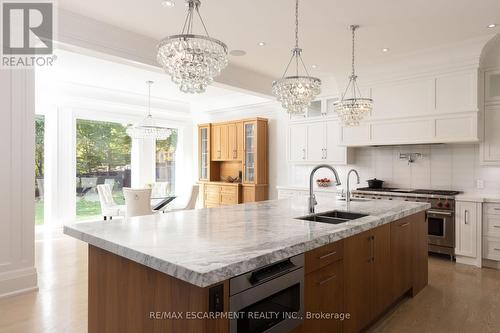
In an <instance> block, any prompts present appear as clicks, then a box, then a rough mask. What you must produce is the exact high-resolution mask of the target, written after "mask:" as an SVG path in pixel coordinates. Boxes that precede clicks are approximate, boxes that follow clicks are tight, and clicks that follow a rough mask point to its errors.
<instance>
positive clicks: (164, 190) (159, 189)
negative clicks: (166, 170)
mask: <svg viewBox="0 0 500 333" xmlns="http://www.w3.org/2000/svg"><path fill="white" fill-rule="evenodd" d="M168 184H169V182H155V183H153V184H151V197H152V198H163V197H166V196H167V195H168Z"/></svg>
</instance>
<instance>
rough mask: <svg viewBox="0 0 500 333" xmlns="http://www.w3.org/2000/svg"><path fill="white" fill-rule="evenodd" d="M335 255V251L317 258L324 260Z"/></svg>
mask: <svg viewBox="0 0 500 333" xmlns="http://www.w3.org/2000/svg"><path fill="white" fill-rule="evenodd" d="M335 254H337V251H332V252H329V253H327V254H323V255H322V256H319V257H318V259H325V258H328V257H331V256H333V255H335Z"/></svg>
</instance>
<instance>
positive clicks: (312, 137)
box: [307, 121, 326, 161]
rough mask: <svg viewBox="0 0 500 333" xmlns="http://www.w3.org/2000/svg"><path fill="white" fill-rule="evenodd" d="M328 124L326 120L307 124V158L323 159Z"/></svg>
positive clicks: (310, 159)
mask: <svg viewBox="0 0 500 333" xmlns="http://www.w3.org/2000/svg"><path fill="white" fill-rule="evenodd" d="M325 135H326V124H325V122H324V121H320V122H316V123H310V124H308V125H307V160H309V161H321V160H324V159H325V152H326V142H325Z"/></svg>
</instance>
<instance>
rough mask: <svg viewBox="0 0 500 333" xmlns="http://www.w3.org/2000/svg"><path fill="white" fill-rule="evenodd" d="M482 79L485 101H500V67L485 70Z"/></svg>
mask: <svg viewBox="0 0 500 333" xmlns="http://www.w3.org/2000/svg"><path fill="white" fill-rule="evenodd" d="M484 79H485V84H484V88H485V89H484V99H485V102H486V103H488V102H495V101H500V69H497V70H492V71H487V72H485V73H484Z"/></svg>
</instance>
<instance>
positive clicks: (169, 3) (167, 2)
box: [161, 0, 175, 7]
mask: <svg viewBox="0 0 500 333" xmlns="http://www.w3.org/2000/svg"><path fill="white" fill-rule="evenodd" d="M161 5H162V6H163V7H173V6H175V1H174V0H161Z"/></svg>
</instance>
